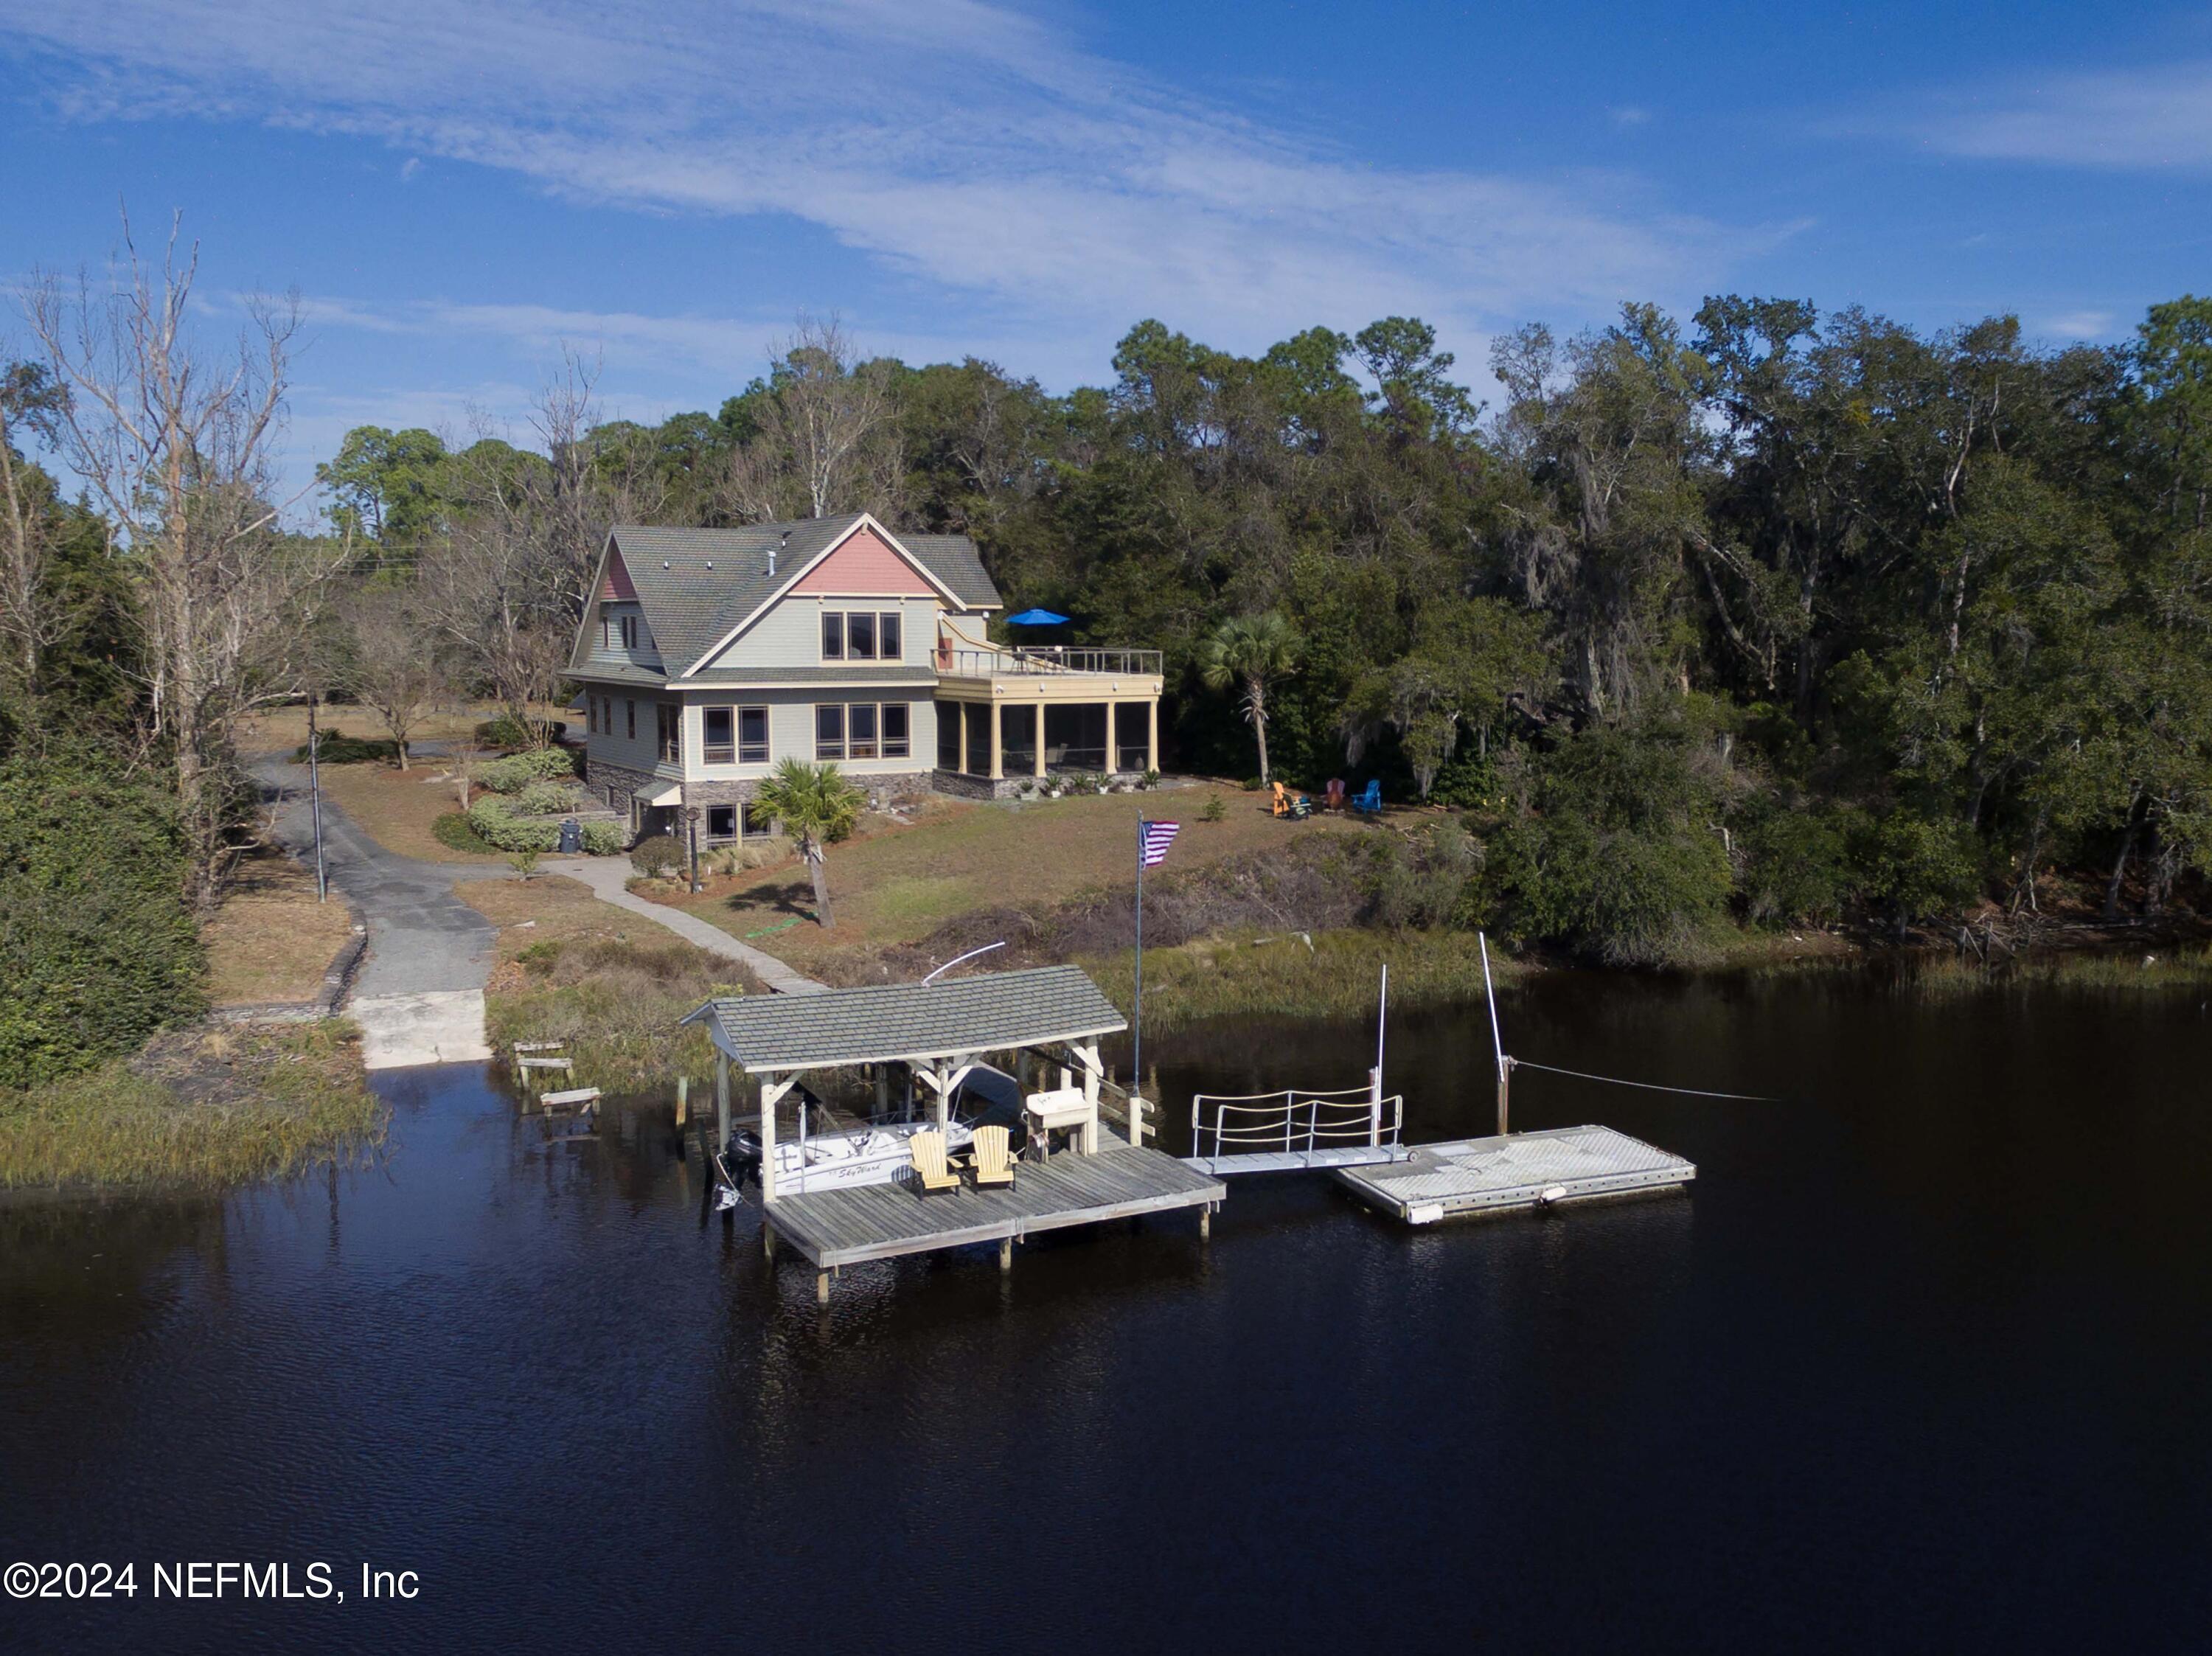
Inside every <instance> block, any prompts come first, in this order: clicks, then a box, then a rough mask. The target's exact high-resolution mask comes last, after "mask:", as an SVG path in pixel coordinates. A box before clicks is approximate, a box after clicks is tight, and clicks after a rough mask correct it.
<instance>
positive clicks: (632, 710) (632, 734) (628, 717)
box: [623, 700, 637, 742]
mask: <svg viewBox="0 0 2212 1656" xmlns="http://www.w3.org/2000/svg"><path fill="white" fill-rule="evenodd" d="M623 709H624V712H623V719H624V720H625V722H626V723H627V724H628V725H629V739H630V740H631V741H633V742H635V741H636V740H637V703H636V702H635V701H628V700H625V701H624V702H623Z"/></svg>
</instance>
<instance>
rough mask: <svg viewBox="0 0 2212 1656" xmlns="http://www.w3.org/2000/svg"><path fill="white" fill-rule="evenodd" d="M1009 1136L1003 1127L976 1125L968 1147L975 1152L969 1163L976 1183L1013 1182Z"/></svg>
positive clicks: (1012, 1161) (1001, 1183)
mask: <svg viewBox="0 0 2212 1656" xmlns="http://www.w3.org/2000/svg"><path fill="white" fill-rule="evenodd" d="M1008 1144H1009V1136H1008V1134H1007V1132H1006V1129H1005V1128H1004V1127H978V1128H976V1129H975V1137H974V1138H973V1139H972V1140H970V1141H969V1149H971V1150H973V1151H974V1152H975V1154H974V1156H973V1158H972V1161H971V1162H970V1165H971V1166H973V1167H974V1168H975V1182H976V1184H977V1185H979V1186H981V1185H1011V1184H1012V1183H1013V1182H1014V1158H1013V1155H1012V1151H1011V1150H1010V1149H1009V1148H1008Z"/></svg>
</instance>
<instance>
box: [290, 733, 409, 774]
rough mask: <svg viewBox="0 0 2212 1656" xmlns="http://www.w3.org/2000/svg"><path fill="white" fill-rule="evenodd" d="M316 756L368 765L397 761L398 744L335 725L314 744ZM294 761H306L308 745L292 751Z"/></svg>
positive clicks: (337, 762) (338, 762) (321, 759)
mask: <svg viewBox="0 0 2212 1656" xmlns="http://www.w3.org/2000/svg"><path fill="white" fill-rule="evenodd" d="M315 757H316V759H317V760H318V761H319V762H320V763H323V764H325V765H368V764H373V763H375V762H377V761H385V762H388V763H392V764H397V763H398V760H399V744H398V743H397V742H389V741H386V742H379V741H375V740H374V739H372V738H370V737H365V736H348V735H346V734H345V733H344V732H343V731H340V730H338V729H337V727H336V726H335V725H333V726H332V727H331V729H329V730H327V731H323V732H322V734H321V737H320V738H319V740H318V741H317V742H316V743H315ZM292 762H293V763H294V764H295V765H304V764H306V763H307V743H304V742H302V743H301V744H300V745H299V746H298V747H297V748H295V749H293V750H292Z"/></svg>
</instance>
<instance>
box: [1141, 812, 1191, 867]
mask: <svg viewBox="0 0 2212 1656" xmlns="http://www.w3.org/2000/svg"><path fill="white" fill-rule="evenodd" d="M1181 828H1182V823H1180V822H1139V823H1138V824H1137V844H1138V846H1139V852H1138V857H1139V860H1140V861H1141V862H1142V863H1143V864H1144V866H1145V867H1146V868H1158V866H1159V865H1160V864H1162V863H1164V862H1165V861H1167V859H1168V847H1169V846H1171V845H1173V844H1174V843H1175V837H1176V833H1177V832H1178V831H1179V830H1180V829H1181Z"/></svg>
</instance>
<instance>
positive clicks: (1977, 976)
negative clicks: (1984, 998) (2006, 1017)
mask: <svg viewBox="0 0 2212 1656" xmlns="http://www.w3.org/2000/svg"><path fill="white" fill-rule="evenodd" d="M1896 983H1897V986H1898V988H1899V990H1900V991H1901V992H1905V993H1908V994H1910V995H1911V996H1913V997H1914V998H1917V999H1920V1000H1927V1001H1942V1000H1955V999H1965V998H1968V997H1971V996H1974V995H1984V994H1988V993H1990V992H1993V991H1999V990H2005V989H2017V988H2029V987H2033V988H2045V989H2074V990H2084V991H2093V992H2100V993H2112V994H2128V995H2141V994H2159V993H2179V992H2203V991H2205V990H2207V989H2212V945H2204V944H2199V945H2197V946H2195V947H2190V946H2186V945H2183V946H2179V947H2175V948H2172V949H2163V950H2153V951H2149V952H2148V953H2146V952H2144V951H2140V950H2131V951H2130V952H2129V953H2127V954H2124V955H2123V954H2110V953H2099V954H2091V953H2086V952H2085V953H2079V954H2061V955H2045V956H2044V957H2042V958H2041V959H2030V960H2021V961H2008V962H2004V963H2002V964H2000V965H1997V966H1995V967H1984V966H1983V965H1981V964H1980V963H1979V962H1978V961H1971V960H1961V959H1960V958H1959V957H1958V956H1956V955H1939V956H1936V957H1932V958H1929V959H1924V960H1922V961H1917V962H1915V963H1913V964H1912V965H1911V966H1910V967H1908V968H1906V969H1905V970H1904V971H1902V972H1900V973H1899V974H1898V977H1897V980H1896Z"/></svg>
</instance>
